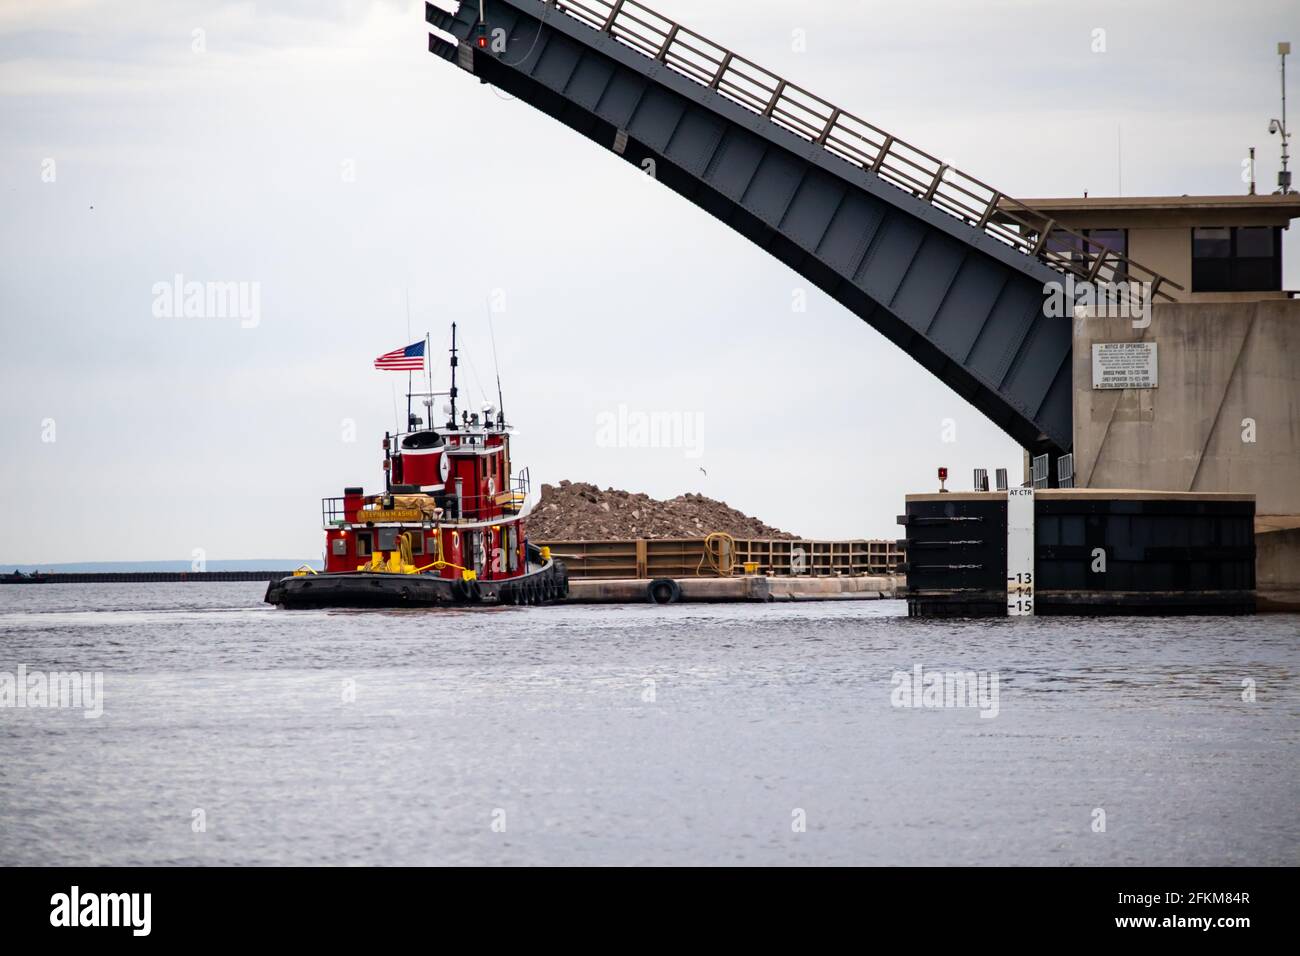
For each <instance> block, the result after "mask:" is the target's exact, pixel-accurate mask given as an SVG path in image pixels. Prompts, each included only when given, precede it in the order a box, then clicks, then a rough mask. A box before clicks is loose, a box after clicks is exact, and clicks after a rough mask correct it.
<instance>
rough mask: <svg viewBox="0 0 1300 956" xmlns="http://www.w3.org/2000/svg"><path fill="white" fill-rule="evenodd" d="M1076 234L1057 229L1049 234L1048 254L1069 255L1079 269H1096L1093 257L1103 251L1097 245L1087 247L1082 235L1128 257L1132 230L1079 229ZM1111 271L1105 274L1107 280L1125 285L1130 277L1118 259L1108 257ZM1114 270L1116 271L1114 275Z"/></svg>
mask: <svg viewBox="0 0 1300 956" xmlns="http://www.w3.org/2000/svg"><path fill="white" fill-rule="evenodd" d="M1074 232H1075V234H1074V235H1071V234H1070V233H1068V232H1066V231H1065V230H1064V229H1053V230H1052V231H1051V232H1050V233H1048V235H1047V243H1046V245H1045V246H1044V248H1045V249H1046V251H1048V252H1055V253H1059V254H1063V255H1068V256H1069V257H1070V259H1071V261H1072V262H1074V263H1075V265H1076V266H1077V267H1078V268H1081V269H1089V268H1091V267H1092V260H1093V257H1094V256H1096V254H1097V253H1098V252H1099V251H1100V250H1099V249H1098V248H1097V246H1094V245H1092V244H1091V243H1088V244H1085V243H1084V242H1083V241H1082V240H1081V239H1080V238H1079V236H1080V235H1082V236H1084V237H1086V238H1087V239H1090V240H1092V242H1095V243H1097V244H1098V245H1102V246H1105V247H1106V248H1107V249H1109V250H1110V251H1111V252H1113V253H1117V254H1118V255H1119V256H1120V257H1123V258H1127V256H1128V230H1127V229H1076V230H1074ZM1106 262H1107V266H1108V268H1107V269H1106V271H1105V272H1104V274H1103V275H1104V277H1105V278H1107V279H1109V280H1111V281H1114V282H1124V281H1126V280H1127V278H1128V273H1127V270H1126V269H1125V268H1124V263H1123V262H1122V261H1116V258H1115V256H1113V255H1108V256H1107V257H1106ZM1111 270H1114V271H1113V272H1112V271H1111Z"/></svg>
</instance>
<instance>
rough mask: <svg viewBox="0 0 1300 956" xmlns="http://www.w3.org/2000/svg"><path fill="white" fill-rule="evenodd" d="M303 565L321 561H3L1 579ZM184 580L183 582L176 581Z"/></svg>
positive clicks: (197, 574)
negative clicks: (200, 563) (17, 575)
mask: <svg viewBox="0 0 1300 956" xmlns="http://www.w3.org/2000/svg"><path fill="white" fill-rule="evenodd" d="M304 564H307V565H310V566H312V567H314V568H319V566H320V558H316V559H314V560H302V559H294V558H235V559H228V560H222V561H208V562H206V563H205V564H204V565H203V567H202V570H199V569H196V568H195V567H194V562H192V561H75V562H62V563H51V564H30V563H24V562H19V561H13V562H7V561H0V578H9V577H12V576H13V574H14V571H18V572H19V573H20V574H24V575H30V574H32V573H34V572H39V573H40V575H41V576H42V577H45V576H47V575H56V574H57V575H63V574H78V575H84V574H176V575H181V574H183V575H186V579H188V578H202V577H203V576H204V575H205V574H207V575H212V574H216V573H228V572H245V573H247V572H253V573H270V572H273V571H284V572H287V571H293V570H295V569H297V568H300V567H302V566H303V565H304ZM177 580H181V579H179V578H178V579H177Z"/></svg>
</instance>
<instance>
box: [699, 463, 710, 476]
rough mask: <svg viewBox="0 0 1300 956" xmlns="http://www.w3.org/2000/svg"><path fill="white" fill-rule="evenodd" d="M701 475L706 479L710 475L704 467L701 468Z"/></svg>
mask: <svg viewBox="0 0 1300 956" xmlns="http://www.w3.org/2000/svg"><path fill="white" fill-rule="evenodd" d="M700 474H702V475H703V476H704V477H705V478H707V477H709V473H708V472H707V471H705V470H704V466H703V465H701V466H700Z"/></svg>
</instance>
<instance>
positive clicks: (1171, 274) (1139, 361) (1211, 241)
mask: <svg viewBox="0 0 1300 956" xmlns="http://www.w3.org/2000/svg"><path fill="white" fill-rule="evenodd" d="M1022 202H1023V204H1024V205H1025V206H1028V207H1030V208H1032V209H1033V210H1034V211H1035V212H1036V213H1039V214H1041V215H1042V216H1043V217H1045V218H1046V219H1048V220H1049V221H1050V223H1051V224H1052V226H1053V228H1051V229H1049V231H1048V235H1047V238H1046V241H1045V246H1046V248H1048V249H1052V250H1055V251H1058V252H1066V253H1071V252H1073V245H1074V244H1075V243H1077V241H1078V240H1077V238H1075V237H1076V236H1078V235H1083V236H1086V237H1088V238H1089V239H1091V240H1093V241H1095V242H1098V243H1101V244H1104V245H1105V246H1107V247H1109V248H1111V249H1113V250H1114V251H1115V252H1117V253H1119V254H1121V255H1123V256H1126V257H1131V258H1132V259H1134V260H1136V261H1139V262H1141V263H1142V264H1143V265H1144V266H1147V267H1148V268H1150V269H1151V270H1152V271H1154V272H1157V273H1159V274H1160V275H1161V276H1163V277H1165V278H1166V279H1167V280H1169V284H1166V285H1164V286H1163V287H1162V292H1163V293H1165V296H1162V297H1161V298H1159V299H1158V300H1157V301H1156V302H1155V303H1154V305H1153V306H1152V308H1151V310H1150V315H1149V324H1147V320H1146V319H1143V318H1139V319H1137V320H1135V319H1134V318H1133V317H1132V316H1129V315H1114V314H1108V313H1107V309H1106V308H1105V306H1104V304H1103V305H1101V306H1093V307H1087V308H1081V309H1078V310H1075V312H1074V315H1073V318H1072V321H1073V339H1074V348H1073V361H1072V364H1073V412H1074V416H1073V417H1074V444H1073V449H1072V451H1073V469H1072V470H1073V475H1074V477H1073V481H1074V484H1075V485H1076V486H1077V487H1080V488H1097V489H1101V488H1112V489H1154V490H1161V491H1171V492H1219V493H1234V494H1251V495H1254V496H1255V505H1256V518H1255V530H1256V537H1255V540H1256V548H1257V555H1256V570H1257V588H1258V592H1259V598H1260V606H1261V607H1268V606H1277V607H1300V302H1298V301H1297V300H1296V299H1295V296H1296V294H1297V293H1296V291H1295V290H1288V289H1286V288H1285V287H1284V281H1283V270H1282V246H1283V236H1284V234H1285V230H1287V229H1288V228H1289V226H1290V224H1291V222H1292V221H1293V220H1294V219H1296V218H1297V217H1300V194H1296V193H1290V194H1287V195H1279V194H1271V195H1239V196H1156V197H1151V196H1142V197H1122V198H1113V197H1111V198H1102V197H1084V198H1064V199H1061V198H1056V199H1052V198H1047V199H1042V198H1039V199H1024V200H1022ZM1058 230H1059V231H1058ZM1065 230H1069V232H1066V231H1065ZM1119 278H1122V275H1121V276H1120V277H1119ZM1174 283H1176V284H1177V285H1181V286H1182V288H1181V289H1179V288H1176V287H1175V286H1174V285H1173V284H1174ZM1135 356H1136V360H1135ZM1112 357H1113V358H1112ZM1112 361H1113V362H1114V363H1115V364H1116V365H1117V366H1118V368H1117V369H1116V370H1115V371H1114V373H1113V374H1112V370H1111V369H1109V368H1107V367H1106V366H1107V363H1108V362H1112ZM1115 376H1118V377H1115ZM1026 471H1027V474H1026V478H1029V477H1030V475H1029V474H1028V472H1029V469H1028V468H1027V469H1026Z"/></svg>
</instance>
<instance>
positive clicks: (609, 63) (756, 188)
mask: <svg viewBox="0 0 1300 956" xmlns="http://www.w3.org/2000/svg"><path fill="white" fill-rule="evenodd" d="M448 5H451V2H450V0H448ZM426 19H427V20H428V23H429V24H430V25H431V26H433V27H435V28H436V29H437V30H439V31H442V34H443V35H439V34H436V33H430V35H429V50H430V52H432V53H434V54H436V55H437V56H439V57H442V58H443V59H445V60H448V61H449V62H451V63H453V64H455V65H457V66H459V67H460V68H462V69H464V70H467V71H469V72H470V73H473V74H474V75H475V76H477V77H479V78H480V80H482V81H483V82H485V83H490V84H492V85H493V86H496V87H499V88H500V89H502V90H504V91H506V92H508V93H509V94H511V95H512V96H514V97H516V98H518V99H520V100H523V101H524V102H526V103H529V104H531V105H532V106H534V107H536V108H537V109H539V110H541V111H542V112H544V113H546V114H548V115H550V116H553V117H555V118H556V119H558V120H560V121H561V122H562V123H564V124H565V125H566V126H569V127H570V128H571V129H574V130H577V131H578V132H580V133H582V134H583V135H584V136H586V137H588V138H589V139H591V140H593V141H595V142H596V143H597V144H599V145H600V146H601V147H602V148H604V149H608V150H612V151H613V152H615V153H616V154H618V155H620V156H622V157H623V159H625V160H626V161H627V162H629V163H633V164H636V165H638V166H641V167H642V168H645V169H647V170H648V169H651V168H652V169H653V171H654V175H655V178H656V179H658V181H659V182H660V183H662V184H663V185H664V186H666V187H668V188H669V189H672V190H674V191H675V192H677V193H680V194H681V195H682V196H684V197H686V198H687V199H689V200H690V201H691V202H693V203H695V204H696V205H697V206H699V207H701V208H702V209H704V210H706V211H708V212H709V213H711V214H712V215H714V216H716V217H717V218H718V219H720V220H722V221H723V222H724V223H726V224H727V225H729V226H731V227H732V228H733V229H735V230H736V231H737V232H738V233H740V234H741V235H742V236H745V237H747V238H748V239H750V240H752V241H753V242H755V243H757V244H758V245H759V246H760V247H762V248H763V249H765V250H767V251H768V252H769V253H771V254H772V255H773V256H775V257H776V258H777V259H779V260H780V261H781V262H783V263H785V264H786V265H788V266H789V267H790V268H791V269H793V270H794V271H795V272H797V273H799V274H800V275H802V276H804V277H805V278H806V279H808V281H810V282H813V283H815V284H816V285H817V286H818V287H819V288H820V289H822V290H823V291H824V292H826V293H827V294H828V295H830V296H831V297H833V298H834V299H835V300H837V301H838V302H840V303H842V304H843V305H844V306H846V307H847V308H848V309H850V310H851V311H852V312H854V313H855V314H856V315H857V316H858V317H859V318H861V319H862V320H863V321H864V322H866V323H868V324H869V325H870V326H871V327H872V328H874V329H876V330H877V331H879V332H880V333H881V334H883V335H884V336H885V337H886V338H888V339H889V340H890V341H892V342H894V343H895V344H896V345H898V346H899V347H900V348H902V349H903V350H904V351H906V352H907V353H908V354H909V355H911V356H912V357H913V358H914V359H915V360H916V361H918V362H919V363H921V365H923V366H924V367H925V368H927V369H929V370H930V371H931V372H932V373H933V374H934V375H936V376H938V377H939V378H940V379H941V380H942V381H944V382H945V383H946V384H947V385H949V386H950V387H951V388H952V389H954V390H955V391H956V392H957V393H958V394H960V395H961V396H962V397H963V398H965V399H966V400H967V401H968V402H970V403H971V404H972V405H973V406H975V407H976V408H977V409H979V410H980V411H981V412H983V413H984V414H985V415H987V416H988V417H989V418H990V419H992V420H993V421H994V422H996V423H997V424H998V425H999V426H1000V427H1001V428H1002V429H1003V430H1004V431H1005V432H1006V433H1007V434H1009V435H1010V436H1011V437H1012V438H1014V439H1015V440H1016V441H1017V442H1018V443H1019V444H1020V445H1021V446H1022V447H1024V448H1025V449H1027V450H1028V451H1030V452H1031V453H1032V454H1034V455H1041V454H1048V455H1051V456H1052V457H1053V458H1055V457H1056V456H1058V455H1060V454H1063V453H1065V452H1068V451H1070V449H1071V447H1072V444H1073V429H1072V405H1071V402H1072V375H1073V373H1072V363H1071V350H1072V330H1071V321H1070V320H1069V318H1066V317H1061V316H1059V315H1057V316H1056V317H1051V316H1049V315H1047V314H1045V309H1044V297H1045V292H1044V286H1045V285H1046V284H1047V283H1062V282H1063V281H1064V280H1065V277H1066V276H1068V275H1073V276H1074V277H1075V280H1076V282H1082V281H1089V282H1143V283H1150V289H1151V294H1152V295H1153V296H1154V297H1156V298H1162V297H1163V298H1168V297H1169V290H1170V288H1175V289H1181V288H1182V287H1181V286H1179V285H1177V284H1176V283H1173V282H1172V281H1170V280H1168V279H1166V278H1164V277H1162V276H1160V275H1157V274H1156V273H1154V272H1152V271H1151V270H1150V269H1146V268H1144V267H1142V266H1141V265H1139V264H1138V263H1136V262H1133V261H1132V260H1131V259H1129V258H1128V256H1127V255H1125V254H1123V253H1122V252H1118V251H1115V250H1114V249H1112V248H1110V247H1108V246H1107V245H1106V244H1105V243H1103V242H1100V241H1097V240H1094V239H1092V238H1089V237H1087V236H1085V235H1083V234H1081V233H1075V232H1071V231H1069V230H1064V229H1062V228H1060V225H1059V224H1058V223H1056V222H1055V221H1053V219H1052V217H1051V216H1049V215H1045V214H1042V213H1038V212H1035V211H1034V209H1032V208H1030V207H1029V206H1027V205H1025V204H1023V203H1020V202H1018V201H1016V200H1014V199H1012V198H1011V197H1008V196H1006V195H1005V194H1004V193H1002V192H1001V191H1000V190H998V189H997V188H995V187H993V186H989V185H988V184H986V183H983V182H981V181H979V180H977V179H975V178H973V177H971V176H968V175H966V174H965V173H963V172H961V171H960V170H958V169H955V168H953V167H951V166H949V165H946V164H944V163H943V162H942V161H941V160H939V159H937V158H936V157H935V156H933V155H931V154H930V153H927V152H925V151H924V150H921V149H918V148H916V147H915V146H912V145H911V144H909V143H906V142H904V141H903V140H901V139H899V138H897V137H895V136H893V135H891V134H890V133H888V132H886V131H885V130H882V129H880V128H879V127H877V126H874V125H872V124H871V123H869V122H867V121H866V120H863V119H860V118H859V117H857V116H855V115H853V114H852V113H849V112H848V111H847V110H845V109H842V108H841V107H838V106H836V105H835V104H833V103H829V102H827V101H826V100H824V99H822V98H821V97H819V96H817V95H815V94H813V93H811V92H809V91H808V90H805V89H803V88H802V87H799V86H797V85H795V84H794V83H791V82H789V81H787V80H785V79H783V78H781V77H779V76H777V75H776V74H774V73H772V72H771V71H769V70H766V69H764V68H763V67H761V66H759V65H758V64H756V63H754V62H752V61H750V60H747V59H745V58H744V57H742V56H739V55H737V54H735V53H733V52H731V51H730V50H728V49H726V48H725V47H722V46H720V45H718V44H717V43H715V42H713V41H712V40H709V39H707V38H705V37H703V36H700V35H699V34H698V33H695V32H693V31H691V30H689V29H687V28H686V27H684V26H682V25H680V24H678V23H674V22H673V21H671V20H668V19H667V18H665V17H663V16H661V15H659V14H657V13H655V12H654V11H653V10H651V9H649V8H648V7H646V6H643V5H642V4H640V3H636V2H634V0H580V2H579V0H573V2H563V3H559V2H554V0H481V2H479V0H467V2H464V3H461V4H460V5H459V9H458V10H457V12H455V13H452V12H448V11H446V10H443V9H442V8H440V7H439V6H436V5H434V4H432V3H429V4H426ZM447 36H450V37H454V38H455V40H456V41H457V42H455V43H453V42H450V41H449V40H448V39H446V37H447ZM647 160H652V161H653V166H651V164H650V163H647V162H646V161H647ZM1049 240H1050V241H1049ZM1051 471H1052V473H1055V471H1056V469H1054V468H1053V469H1051Z"/></svg>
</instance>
